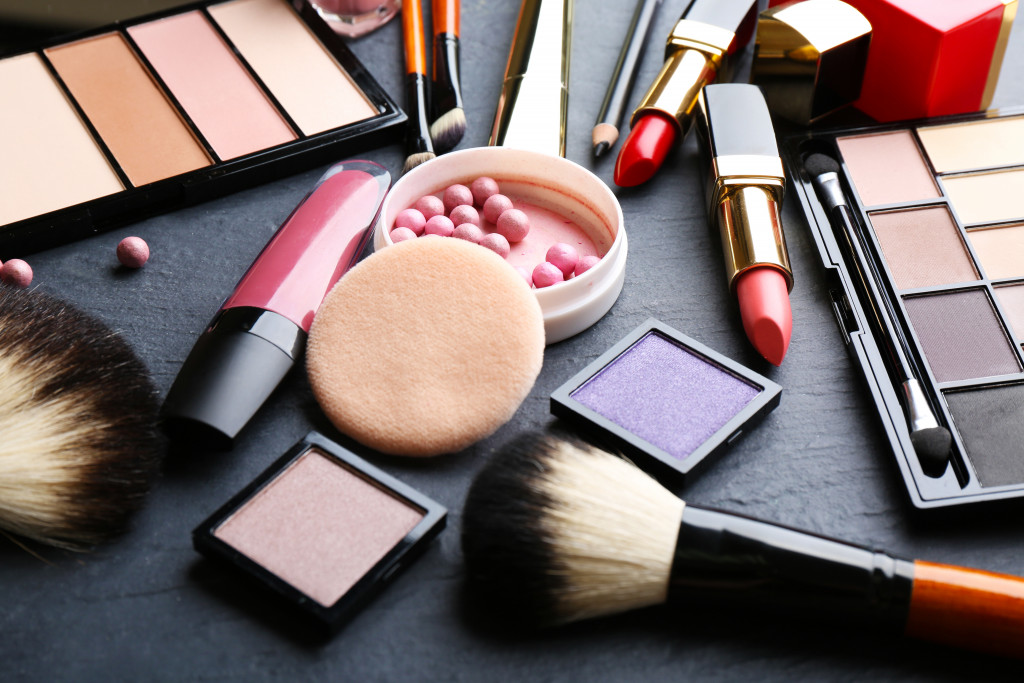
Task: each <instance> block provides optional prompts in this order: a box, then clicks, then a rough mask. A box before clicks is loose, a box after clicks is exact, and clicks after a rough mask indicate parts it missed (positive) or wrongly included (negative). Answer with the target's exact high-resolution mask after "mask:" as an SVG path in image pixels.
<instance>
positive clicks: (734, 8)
mask: <svg viewBox="0 0 1024 683" xmlns="http://www.w3.org/2000/svg"><path fill="white" fill-rule="evenodd" d="M756 18H757V1H756V0H693V2H691V3H690V5H689V7H687V9H686V11H684V12H683V16H682V17H680V19H679V21H678V22H676V25H675V27H674V28H673V29H672V33H671V34H669V37H668V41H667V43H666V45H665V63H664V64H663V65H662V67H661V71H660V72H659V73H658V77H657V78H655V79H654V83H653V84H652V85H651V87H650V88H649V89H648V90H647V94H646V95H644V98H643V100H641V102H640V106H638V107H637V108H636V110H635V111H634V112H633V117H632V120H631V125H632V130H631V131H630V133H629V136H628V137H627V138H626V141H625V142H624V143H623V144H622V148H621V149H620V150H619V158H618V160H617V161H616V163H615V184H616V185H619V186H621V187H631V186H634V185H640V184H641V183H645V182H647V181H648V180H649V179H650V178H651V177H652V176H653V175H654V174H655V173H657V171H658V169H659V168H660V167H661V164H662V163H663V162H664V161H665V157H666V156H667V155H668V152H669V150H670V149H672V147H673V146H674V145H675V144H676V143H677V142H680V141H682V139H683V138H684V137H686V133H687V131H688V130H689V128H690V124H691V122H692V120H693V111H694V104H695V103H696V102H697V96H698V95H699V94H700V91H701V88H703V87H704V86H705V85H706V84H708V83H711V82H712V81H714V80H715V79H716V78H719V79H720V78H723V77H728V75H729V73H730V72H731V62H732V56H733V55H734V54H736V53H738V52H740V51H741V50H742V49H743V47H744V46H745V45H746V44H747V43H748V42H750V38H751V36H752V35H753V33H754V25H755V20H756Z"/></svg>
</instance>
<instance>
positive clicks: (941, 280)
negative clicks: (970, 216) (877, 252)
mask: <svg viewBox="0 0 1024 683" xmlns="http://www.w3.org/2000/svg"><path fill="white" fill-rule="evenodd" d="M869 217H870V220H871V227H872V228H873V229H874V231H875V236H876V237H877V238H878V243H879V245H880V246H881V248H882V253H883V255H884V256H885V260H886V263H888V264H889V269H890V270H891V271H892V276H893V279H894V280H895V282H896V287H897V288H898V289H913V288H915V287H929V286H933V285H945V284H953V283H958V282H972V281H974V280H977V279H978V273H977V271H976V270H975V268H974V264H973V263H972V261H971V257H970V254H968V252H967V248H966V247H965V246H964V243H963V240H962V239H961V237H960V232H959V230H957V227H956V223H954V222H953V216H952V215H950V213H949V210H948V209H946V208H945V207H944V206H938V207H927V208H922V209H913V210H908V211H886V212H880V213H872V214H869Z"/></svg>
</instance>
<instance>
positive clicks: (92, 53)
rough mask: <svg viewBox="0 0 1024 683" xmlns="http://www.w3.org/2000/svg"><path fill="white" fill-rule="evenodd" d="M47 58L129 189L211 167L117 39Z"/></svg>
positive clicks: (85, 43) (56, 51)
mask: <svg viewBox="0 0 1024 683" xmlns="http://www.w3.org/2000/svg"><path fill="white" fill-rule="evenodd" d="M46 56H47V58H49V60H50V63H52V64H53V67H54V68H55V69H56V70H57V73H58V75H59V76H60V78H61V80H63V81H64V83H65V85H66V86H67V88H68V90H69V91H70V92H71V94H72V96H73V97H74V98H75V100H76V101H77V102H78V104H79V106H81V108H82V111H83V112H85V115H86V116H87V117H88V118H89V121H90V122H91V123H92V125H93V127H95V128H96V131H97V132H98V133H99V135H100V137H101V138H102V139H103V141H104V142H105V143H106V145H107V148H108V149H109V150H110V152H111V154H113V155H114V158H115V159H116V160H117V163H118V164H119V165H120V166H121V169H122V170H123V171H124V173H125V175H127V176H128V179H129V180H131V182H132V184H134V185H136V186H139V185H145V184H146V183H151V182H154V181H157V180H164V179H165V178H170V177H171V176H175V175H178V174H179V173H185V172H187V171H193V170H195V169H197V168H202V167H203V166H208V165H209V164H210V163H211V161H210V158H209V157H208V156H207V154H206V152H205V151H204V150H203V148H202V147H201V146H200V145H199V143H198V142H197V141H196V139H195V138H194V137H193V136H192V133H191V131H189V129H188V127H187V126H186V125H185V123H184V121H182V119H181V117H180V116H179V114H178V112H177V111H176V110H175V109H174V108H173V107H172V106H171V103H170V102H169V101H168V100H167V97H166V96H165V95H164V93H163V91H161V90H160V89H159V88H158V87H157V85H156V83H155V82H154V81H153V79H152V78H151V77H150V75H149V72H148V71H146V69H145V68H144V67H143V66H142V64H141V63H140V62H139V60H138V58H137V57H136V56H135V53H134V52H133V51H132V49H131V48H130V47H129V46H128V43H127V42H126V41H125V39H124V38H123V37H122V36H121V34H119V33H105V34H103V35H100V36H96V37H94V38H87V39H85V40H81V41H78V42H75V43H68V44H66V45H61V46H58V47H54V48H50V49H48V50H46Z"/></svg>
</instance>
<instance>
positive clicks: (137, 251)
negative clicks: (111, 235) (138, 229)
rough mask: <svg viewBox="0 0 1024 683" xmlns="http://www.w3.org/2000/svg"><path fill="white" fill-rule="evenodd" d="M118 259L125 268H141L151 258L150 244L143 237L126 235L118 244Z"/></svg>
mask: <svg viewBox="0 0 1024 683" xmlns="http://www.w3.org/2000/svg"><path fill="white" fill-rule="evenodd" d="M117 260H118V261H120V262H121V265H122V266H124V267H125V268H141V267H142V266H144V265H146V261H148V260H149V245H148V244H146V240H144V239H142V238H141V237H125V238H124V239H123V240H121V241H120V243H118V245H117Z"/></svg>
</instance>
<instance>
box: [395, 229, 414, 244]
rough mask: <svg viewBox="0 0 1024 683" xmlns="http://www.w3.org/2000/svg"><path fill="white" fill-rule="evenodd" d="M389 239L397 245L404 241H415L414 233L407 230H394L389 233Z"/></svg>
mask: <svg viewBox="0 0 1024 683" xmlns="http://www.w3.org/2000/svg"><path fill="white" fill-rule="evenodd" d="M390 237H391V242H392V243H393V244H398V243H399V242H404V241H406V240H414V239H416V233H415V232H413V231H412V230H410V229H409V228H395V229H394V230H392V231H391V235H390Z"/></svg>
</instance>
